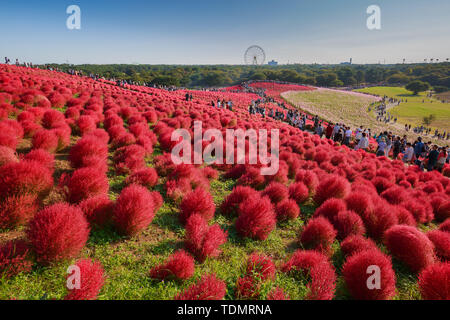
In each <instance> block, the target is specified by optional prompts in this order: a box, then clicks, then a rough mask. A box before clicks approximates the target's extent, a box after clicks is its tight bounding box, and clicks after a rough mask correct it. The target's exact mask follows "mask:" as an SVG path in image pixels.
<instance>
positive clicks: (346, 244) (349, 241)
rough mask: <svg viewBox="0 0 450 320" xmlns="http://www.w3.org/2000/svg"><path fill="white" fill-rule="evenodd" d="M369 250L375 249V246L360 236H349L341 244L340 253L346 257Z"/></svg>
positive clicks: (369, 240)
mask: <svg viewBox="0 0 450 320" xmlns="http://www.w3.org/2000/svg"><path fill="white" fill-rule="evenodd" d="M370 249H377V245H376V244H375V242H373V241H372V240H371V239H368V238H365V237H363V236H362V235H350V236H348V237H347V238H345V239H344V240H343V241H342V242H341V251H342V253H343V254H344V256H346V257H349V256H351V255H353V254H355V253H357V252H361V251H365V250H370Z"/></svg>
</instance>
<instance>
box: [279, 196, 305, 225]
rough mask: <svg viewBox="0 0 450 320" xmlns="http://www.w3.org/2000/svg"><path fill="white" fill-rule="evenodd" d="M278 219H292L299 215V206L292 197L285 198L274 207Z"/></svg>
mask: <svg viewBox="0 0 450 320" xmlns="http://www.w3.org/2000/svg"><path fill="white" fill-rule="evenodd" d="M275 212H276V214H277V219H278V221H285V220H294V219H297V217H298V216H299V215H300V208H299V206H298V205H297V203H296V202H295V201H294V200H292V199H286V200H284V201H282V202H280V203H278V204H277V206H276V207H275Z"/></svg>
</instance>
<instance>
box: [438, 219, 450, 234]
mask: <svg viewBox="0 0 450 320" xmlns="http://www.w3.org/2000/svg"><path fill="white" fill-rule="evenodd" d="M439 230H441V231H445V232H450V218H449V219H447V220H445V221H444V222H442V223H441V225H440V226H439Z"/></svg>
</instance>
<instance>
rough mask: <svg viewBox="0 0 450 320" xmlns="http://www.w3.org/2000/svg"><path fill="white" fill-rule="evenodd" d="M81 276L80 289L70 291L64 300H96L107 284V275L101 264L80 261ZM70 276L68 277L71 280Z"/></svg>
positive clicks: (77, 265)
mask: <svg viewBox="0 0 450 320" xmlns="http://www.w3.org/2000/svg"><path fill="white" fill-rule="evenodd" d="M75 266H76V267H78V268H79V269H78V270H79V272H80V273H79V274H80V288H79V289H77V288H74V289H72V290H69V293H68V294H67V295H66V296H65V297H64V300H95V299H97V296H98V294H99V293H100V290H101V289H102V287H103V285H104V283H105V275H104V271H103V267H102V265H101V264H100V262H96V261H92V260H91V259H82V260H79V261H78V262H77V263H76V264H75ZM70 276H71V275H70V274H69V275H68V276H67V277H68V278H69V277H70Z"/></svg>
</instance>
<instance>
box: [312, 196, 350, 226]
mask: <svg viewBox="0 0 450 320" xmlns="http://www.w3.org/2000/svg"><path fill="white" fill-rule="evenodd" d="M346 209H347V205H346V204H345V201H344V200H342V199H334V198H333V199H328V200H327V201H325V202H324V203H323V204H322V205H321V206H320V207H318V208H317V209H316V211H315V212H314V217H315V218H317V217H324V218H327V219H328V220H329V221H330V222H331V221H334V219H335V217H336V216H337V215H338V213H339V212H341V211H345V210H346Z"/></svg>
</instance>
